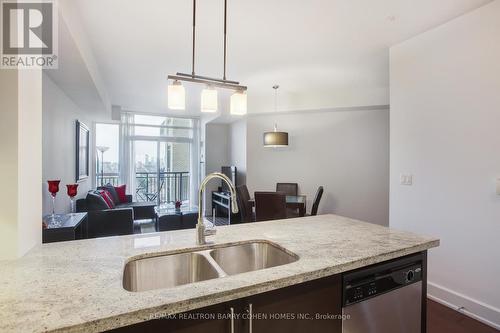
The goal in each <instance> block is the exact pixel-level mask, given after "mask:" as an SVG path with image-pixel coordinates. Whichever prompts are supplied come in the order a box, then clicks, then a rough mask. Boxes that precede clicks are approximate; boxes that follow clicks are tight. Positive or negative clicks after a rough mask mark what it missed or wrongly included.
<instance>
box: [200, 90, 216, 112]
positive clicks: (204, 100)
mask: <svg viewBox="0 0 500 333" xmlns="http://www.w3.org/2000/svg"><path fill="white" fill-rule="evenodd" d="M201 112H217V90H215V89H212V88H206V89H203V91H202V92H201Z"/></svg>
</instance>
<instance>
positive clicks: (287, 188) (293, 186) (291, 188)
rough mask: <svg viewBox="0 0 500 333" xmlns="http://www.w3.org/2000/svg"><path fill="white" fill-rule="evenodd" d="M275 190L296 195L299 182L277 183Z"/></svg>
mask: <svg viewBox="0 0 500 333" xmlns="http://www.w3.org/2000/svg"><path fill="white" fill-rule="evenodd" d="M276 192H283V193H285V194H286V195H298V194H299V184H297V183H277V184H276Z"/></svg>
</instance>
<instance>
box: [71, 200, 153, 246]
mask: <svg viewBox="0 0 500 333" xmlns="http://www.w3.org/2000/svg"><path fill="white" fill-rule="evenodd" d="M126 198H127V202H125V203H121V202H119V200H118V199H117V200H116V201H115V200H113V201H115V202H117V203H116V205H115V208H113V209H109V208H108V207H107V205H106V203H105V201H104V199H102V198H101V197H100V196H99V195H97V194H95V193H94V191H89V193H88V194H87V197H86V198H84V199H78V200H76V211H77V212H87V213H88V237H89V238H96V237H107V236H121V235H130V234H133V233H134V220H142V219H156V217H157V216H156V211H155V206H156V205H155V204H154V203H151V202H132V196H131V195H127V196H126Z"/></svg>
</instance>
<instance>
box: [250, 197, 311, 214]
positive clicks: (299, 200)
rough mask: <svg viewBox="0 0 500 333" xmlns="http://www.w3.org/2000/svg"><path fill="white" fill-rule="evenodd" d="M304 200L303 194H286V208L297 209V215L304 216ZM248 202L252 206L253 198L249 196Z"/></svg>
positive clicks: (253, 204)
mask: <svg viewBox="0 0 500 333" xmlns="http://www.w3.org/2000/svg"><path fill="white" fill-rule="evenodd" d="M306 201H307V197H306V196H305V195H287V196H286V208H289V209H297V210H298V211H299V217H304V216H305V215H306ZM249 202H250V204H251V205H252V207H254V206H255V199H254V198H251V199H250V201H249Z"/></svg>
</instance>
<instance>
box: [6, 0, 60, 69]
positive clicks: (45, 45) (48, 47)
mask: <svg viewBox="0 0 500 333" xmlns="http://www.w3.org/2000/svg"><path fill="white" fill-rule="evenodd" d="M0 15H1V16H0V17H1V18H2V24H1V29H2V31H1V67H2V68H57V56H56V51H57V11H56V3H55V1H54V0H41V1H36V0H31V1H13V0H2V1H1V14H0Z"/></svg>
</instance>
